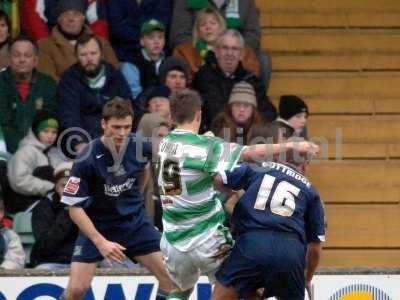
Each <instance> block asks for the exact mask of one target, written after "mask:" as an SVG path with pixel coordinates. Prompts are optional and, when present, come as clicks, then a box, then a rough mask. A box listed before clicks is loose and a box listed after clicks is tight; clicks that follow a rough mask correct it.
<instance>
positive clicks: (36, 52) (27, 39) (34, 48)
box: [9, 35, 39, 55]
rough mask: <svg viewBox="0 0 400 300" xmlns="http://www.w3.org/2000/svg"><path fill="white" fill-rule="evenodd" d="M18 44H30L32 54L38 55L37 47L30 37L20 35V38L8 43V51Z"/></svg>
mask: <svg viewBox="0 0 400 300" xmlns="http://www.w3.org/2000/svg"><path fill="white" fill-rule="evenodd" d="M19 42H27V43H30V44H31V45H32V47H33V52H34V54H35V55H39V47H38V45H37V43H36V42H35V41H34V40H33V39H31V38H30V37H27V36H26V35H20V36H17V37H16V38H15V39H13V40H12V41H11V43H10V48H9V49H10V51H11V49H12V48H13V47H14V45H15V44H16V43H19Z"/></svg>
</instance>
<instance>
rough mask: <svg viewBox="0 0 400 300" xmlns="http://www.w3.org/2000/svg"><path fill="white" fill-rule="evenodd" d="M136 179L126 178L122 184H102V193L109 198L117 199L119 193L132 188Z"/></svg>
mask: <svg viewBox="0 0 400 300" xmlns="http://www.w3.org/2000/svg"><path fill="white" fill-rule="evenodd" d="M135 181H136V178H128V179H127V180H126V181H125V182H124V183H122V184H104V193H105V194H106V195H107V196H110V197H118V196H119V195H120V194H121V193H123V192H125V191H128V190H130V189H131V188H132V186H133V183H134V182H135Z"/></svg>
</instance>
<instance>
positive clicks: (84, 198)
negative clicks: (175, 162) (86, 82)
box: [61, 98, 172, 300]
mask: <svg viewBox="0 0 400 300" xmlns="http://www.w3.org/2000/svg"><path fill="white" fill-rule="evenodd" d="M132 121H133V111H132V107H131V104H130V102H129V101H127V100H123V99H120V98H116V99H113V100H111V101H109V102H107V103H106V104H105V106H104V108H103V119H102V128H103V130H104V134H103V136H102V137H101V138H99V139H95V140H94V141H92V142H91V143H89V144H88V145H87V146H86V148H85V149H84V150H83V152H82V153H81V154H80V155H79V156H78V157H77V160H76V161H75V162H74V166H73V168H72V171H71V177H70V178H69V181H68V183H67V185H66V187H65V189H64V195H63V197H62V202H64V203H65V204H68V205H70V207H69V211H70V216H71V219H72V220H73V221H74V222H75V223H76V224H77V225H78V227H79V229H80V234H79V236H78V238H77V240H76V243H75V248H74V252H73V256H72V264H71V274H70V279H69V283H68V286H67V288H66V290H65V292H64V295H63V296H62V297H63V298H61V299H66V300H76V299H82V298H83V297H84V295H85V293H86V291H87V290H88V288H89V287H90V283H91V280H92V279H93V276H94V274H95V271H96V263H97V262H99V261H101V260H103V258H105V259H106V260H108V261H109V262H111V261H112V260H115V261H118V262H122V260H123V259H124V258H125V255H126V256H127V257H129V258H131V259H134V260H136V261H138V262H140V263H141V264H142V265H144V266H145V267H147V268H148V269H149V270H150V272H152V273H153V274H154V275H155V276H156V277H157V279H158V280H159V291H158V294H157V298H156V299H165V298H166V295H167V293H168V292H169V291H170V290H171V288H172V282H171V281H170V279H169V277H168V275H167V273H166V270H165V268H164V264H163V260H162V255H161V252H160V248H159V245H160V234H159V232H158V231H157V230H155V229H154V227H153V225H152V224H151V222H150V220H149V218H148V217H147V215H146V212H145V209H144V205H143V199H142V194H141V192H140V190H139V184H138V180H139V177H140V176H141V175H142V173H143V171H144V167H145V164H146V160H145V159H144V157H150V156H151V145H150V144H149V143H142V142H138V141H137V138H136V136H135V135H132V134H131V133H130V132H131V129H132Z"/></svg>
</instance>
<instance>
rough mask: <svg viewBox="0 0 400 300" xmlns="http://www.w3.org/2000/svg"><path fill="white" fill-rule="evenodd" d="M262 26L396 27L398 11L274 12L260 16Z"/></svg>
mask: <svg viewBox="0 0 400 300" xmlns="http://www.w3.org/2000/svg"><path fill="white" fill-rule="evenodd" d="M260 23H261V26H262V27H268V28H274V27H278V28H283V27H288V28H297V27H317V28H351V27H355V28H398V27H400V12H382V13H379V14H377V13H375V12H359V11H356V12H317V13H315V12H314V13H312V12H310V11H306V12H291V11H289V12H279V11H278V12H274V11H268V10H266V11H265V12H264V13H262V14H261V16H260Z"/></svg>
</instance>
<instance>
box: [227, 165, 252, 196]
mask: <svg viewBox="0 0 400 300" xmlns="http://www.w3.org/2000/svg"><path fill="white" fill-rule="evenodd" d="M253 172H254V171H253V169H252V168H251V166H250V165H249V164H247V163H242V164H240V165H236V166H235V167H234V168H233V170H231V171H222V172H220V173H219V174H220V175H221V177H222V181H223V183H224V185H226V186H227V187H229V188H231V189H233V190H239V189H241V188H244V189H246V187H247V186H248V185H249V182H250V180H251V179H250V178H251V177H252V175H253Z"/></svg>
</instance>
